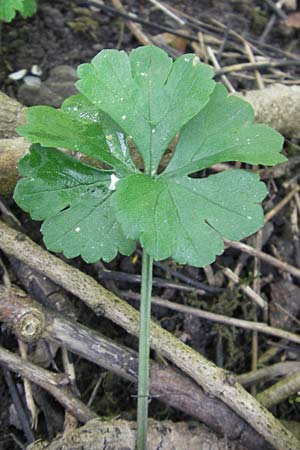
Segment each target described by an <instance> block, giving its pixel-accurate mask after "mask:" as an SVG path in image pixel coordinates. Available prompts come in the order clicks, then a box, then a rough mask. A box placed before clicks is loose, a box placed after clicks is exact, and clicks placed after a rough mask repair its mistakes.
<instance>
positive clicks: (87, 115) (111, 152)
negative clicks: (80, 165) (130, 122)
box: [17, 95, 135, 173]
mask: <svg viewBox="0 0 300 450" xmlns="http://www.w3.org/2000/svg"><path fill="white" fill-rule="evenodd" d="M26 119H27V123H26V125H21V126H19V127H18V128H17V131H18V133H19V134H21V135H22V136H24V137H25V138H26V139H27V140H29V141H31V142H33V143H39V144H41V145H43V146H54V147H64V148H68V149H70V150H75V151H79V152H81V153H84V154H86V155H88V156H91V157H93V158H95V159H98V160H101V161H103V162H105V163H107V164H109V165H111V166H113V167H115V169H117V170H118V171H119V172H120V173H123V172H124V173H128V171H134V170H135V167H134V165H133V163H132V161H131V159H130V155H129V151H128V148H127V144H126V141H125V137H124V134H123V133H122V132H121V130H120V128H119V127H118V126H117V125H116V124H115V123H114V122H113V121H112V120H111V119H110V118H109V117H107V116H106V115H105V114H104V113H103V112H102V111H99V110H97V109H96V108H95V107H94V106H93V105H92V104H91V103H90V102H89V101H88V100H87V99H86V98H84V97H83V96H82V95H75V96H72V97H70V98H69V99H67V100H66V101H65V102H64V103H63V104H62V107H61V109H55V108H52V107H50V106H33V107H32V108H29V109H28V110H27V112H26Z"/></svg>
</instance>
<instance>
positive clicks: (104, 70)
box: [77, 46, 214, 173]
mask: <svg viewBox="0 0 300 450" xmlns="http://www.w3.org/2000/svg"><path fill="white" fill-rule="evenodd" d="M78 75H79V77H80V80H79V82H77V87H78V89H79V90H80V91H81V92H82V93H83V94H84V95H85V96H86V97H87V98H88V99H89V100H90V101H91V102H92V103H93V104H95V105H96V106H97V107H98V108H99V109H102V110H103V111H104V112H106V113H107V114H108V115H109V116H110V117H111V118H112V119H113V120H114V121H115V122H116V123H117V124H118V125H119V126H120V127H121V128H122V129H123V130H124V132H125V133H126V134H127V135H128V136H131V137H132V139H133V141H134V143H135V144H136V146H137V148H138V150H139V151H140V153H141V155H142V158H143V160H144V165H145V170H146V172H147V173H150V172H151V173H155V171H156V169H157V167H158V165H159V162H160V160H161V157H162V156H163V153H164V151H165V149H166V148H167V146H168V144H169V143H170V141H171V140H172V139H173V138H174V136H175V135H176V133H177V132H178V131H179V130H180V129H181V127H182V126H183V125H185V124H186V123H187V122H188V121H189V120H190V119H191V118H192V117H194V116H195V115H196V114H197V113H198V112H199V111H200V110H201V109H202V108H203V107H204V106H205V105H206V103H207V102H208V100H209V95H210V93H211V92H212V90H213V88H214V82H213V81H212V80H211V78H212V76H213V70H212V69H211V68H210V67H209V66H207V65H205V64H201V63H200V62H199V59H198V58H197V57H196V56H195V55H191V54H188V55H183V56H181V57H180V58H178V59H177V60H176V61H175V62H174V63H172V60H171V59H170V58H169V57H168V55H167V54H166V53H165V52H164V51H162V50H161V49H159V48H157V47H153V46H149V47H141V48H138V49H136V50H133V51H132V52H131V55H130V57H129V56H128V55H127V54H126V53H125V52H118V51H116V50H104V51H102V52H100V53H99V54H98V55H97V56H96V57H95V58H94V59H93V60H92V63H91V64H83V65H82V66H80V67H79V70H78Z"/></svg>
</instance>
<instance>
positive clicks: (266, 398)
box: [256, 370, 300, 408]
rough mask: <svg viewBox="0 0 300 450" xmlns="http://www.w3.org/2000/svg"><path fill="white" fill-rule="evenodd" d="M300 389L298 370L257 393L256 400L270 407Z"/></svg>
mask: <svg viewBox="0 0 300 450" xmlns="http://www.w3.org/2000/svg"><path fill="white" fill-rule="evenodd" d="M299 390H300V372H299V370H298V371H297V372H296V373H293V374H292V375H289V376H288V377H285V378H283V379H282V380H280V381H278V383H275V384H273V385H272V386H270V387H269V388H268V389H265V390H264V391H262V392H260V393H259V394H257V396H256V398H257V400H258V401H259V402H260V403H261V404H262V405H264V406H265V407H266V408H272V407H273V406H275V405H278V403H281V402H283V401H284V400H286V399H287V398H289V397H290V396H291V395H294V394H296V393H297V392H298V391H299Z"/></svg>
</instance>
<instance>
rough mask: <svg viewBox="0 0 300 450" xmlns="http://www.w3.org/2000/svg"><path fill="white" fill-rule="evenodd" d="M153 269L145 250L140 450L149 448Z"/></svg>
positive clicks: (141, 313)
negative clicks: (148, 421)
mask: <svg viewBox="0 0 300 450" xmlns="http://www.w3.org/2000/svg"><path fill="white" fill-rule="evenodd" d="M152 268H153V259H152V258H151V256H150V255H148V253H147V252H146V251H145V250H143V257H142V286H141V304H140V334H139V369H138V406H137V448H138V450H146V448H147V420H148V397H149V353H150V319H151V292H152Z"/></svg>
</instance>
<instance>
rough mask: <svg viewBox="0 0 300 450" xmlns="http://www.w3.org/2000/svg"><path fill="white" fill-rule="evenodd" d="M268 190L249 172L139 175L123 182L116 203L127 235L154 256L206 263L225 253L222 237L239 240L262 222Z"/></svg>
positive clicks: (118, 216) (191, 262) (198, 263)
mask: <svg viewBox="0 0 300 450" xmlns="http://www.w3.org/2000/svg"><path fill="white" fill-rule="evenodd" d="M266 194H267V190H266V188H265V185H264V183H262V182H260V181H259V178H258V176H257V175H256V174H254V173H250V172H247V171H244V170H232V171H226V172H223V173H220V174H217V175H212V176H210V177H208V178H201V179H194V178H188V177H182V178H176V179H175V178H174V179H166V178H164V177H160V178H157V179H153V178H151V177H149V176H146V175H144V174H139V175H132V176H129V177H126V178H124V179H123V180H120V181H119V183H118V185H117V191H116V193H115V194H114V196H113V204H114V206H115V209H116V214H117V219H118V221H119V222H120V223H121V224H122V227H123V230H124V232H125V234H127V235H128V236H129V237H130V238H131V239H140V241H141V244H142V246H143V247H144V248H145V249H146V250H147V252H148V253H149V254H150V255H151V256H152V257H153V258H154V259H157V260H159V259H165V258H168V257H170V256H171V257H173V258H174V259H175V261H177V262H178V263H180V264H186V263H187V264H190V265H194V266H204V265H207V264H209V263H211V262H212V261H214V260H215V256H216V255H219V254H221V253H222V252H223V250H224V246H223V240H222V237H226V238H228V239H233V240H239V239H242V238H243V237H246V236H248V235H249V234H252V233H254V232H255V231H257V230H258V229H259V228H260V227H261V226H262V225H263V211H262V208H261V206H260V205H259V204H258V203H259V202H260V201H262V200H263V199H264V197H265V196H266Z"/></svg>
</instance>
